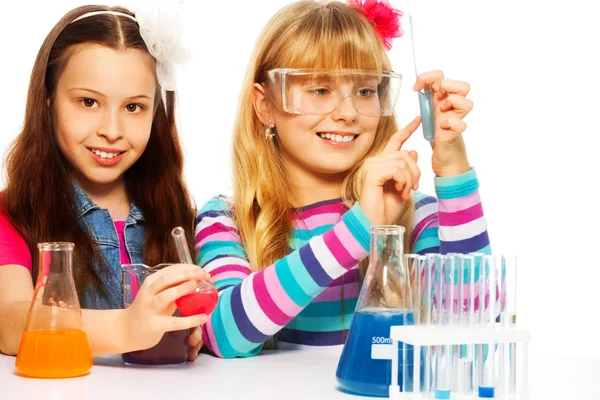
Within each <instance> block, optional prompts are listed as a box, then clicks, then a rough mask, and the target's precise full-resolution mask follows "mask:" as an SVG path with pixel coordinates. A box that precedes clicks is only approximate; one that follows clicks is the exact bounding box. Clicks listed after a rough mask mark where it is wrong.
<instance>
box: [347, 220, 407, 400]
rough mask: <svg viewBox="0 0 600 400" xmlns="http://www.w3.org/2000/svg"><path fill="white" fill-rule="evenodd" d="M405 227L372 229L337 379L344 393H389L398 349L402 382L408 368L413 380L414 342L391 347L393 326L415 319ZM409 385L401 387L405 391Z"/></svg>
mask: <svg viewBox="0 0 600 400" xmlns="http://www.w3.org/2000/svg"><path fill="white" fill-rule="evenodd" d="M403 241H404V227H402V226H396V225H378V226H374V227H372V228H371V252H370V261H369V267H368V269H367V273H366V275H365V278H364V282H363V285H362V288H361V292H360V297H359V299H358V303H357V305H356V310H355V312H354V317H353V319H352V323H351V325H350V330H349V333H348V339H347V340H346V344H345V345H344V349H343V351H342V355H341V357H340V361H339V364H338V368H337V372H336V378H337V381H338V384H339V385H340V387H341V389H342V390H343V391H345V392H349V393H353V394H357V395H362V396H374V397H388V395H389V386H390V383H391V382H390V376H391V368H392V366H391V358H392V354H393V353H392V352H393V351H397V352H398V360H399V361H398V362H399V366H398V382H402V381H403V380H402V374H403V373H404V370H405V368H408V371H407V372H408V374H407V375H408V376H409V384H410V380H412V360H413V353H412V352H413V349H412V346H406V348H407V350H406V351H407V354H406V358H405V360H406V362H407V364H403V362H404V361H403V356H404V355H403V351H402V344H400V345H399V346H398V348H397V349H394V348H393V347H392V341H391V339H390V337H389V336H390V327H392V326H398V325H412V324H414V312H413V304H412V294H411V286H410V275H409V271H408V269H407V266H406V265H405V263H404V246H403ZM406 389H409V388H400V390H406Z"/></svg>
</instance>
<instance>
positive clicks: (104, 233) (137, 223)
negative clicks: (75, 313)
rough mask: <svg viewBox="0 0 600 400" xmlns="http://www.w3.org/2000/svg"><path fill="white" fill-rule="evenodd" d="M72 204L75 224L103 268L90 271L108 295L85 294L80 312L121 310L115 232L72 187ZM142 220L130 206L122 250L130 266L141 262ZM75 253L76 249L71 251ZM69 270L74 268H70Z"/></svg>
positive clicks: (105, 212)
mask: <svg viewBox="0 0 600 400" xmlns="http://www.w3.org/2000/svg"><path fill="white" fill-rule="evenodd" d="M73 189H74V191H75V200H76V210H75V212H76V216H77V221H78V222H79V224H80V225H81V226H82V227H84V228H85V229H87V231H88V233H89V235H90V236H91V238H92V242H93V244H94V245H95V246H97V248H99V249H100V252H101V254H102V256H103V257H104V260H105V262H106V264H107V265H106V266H103V265H99V264H98V263H96V262H94V264H93V265H92V267H93V269H94V271H95V272H96V274H97V275H98V277H99V278H100V280H101V281H102V283H103V284H104V286H105V287H106V289H107V290H108V293H109V295H108V296H107V295H106V294H104V293H101V292H97V291H92V290H88V291H87V292H86V293H84V294H83V296H82V298H80V299H79V302H80V304H81V308H87V309H115V308H123V300H122V293H121V256H120V248H119V238H118V236H117V230H116V228H115V225H114V223H113V220H112V218H111V216H110V214H109V212H108V210H105V209H102V208H100V206H98V205H96V204H94V202H93V201H92V199H90V197H89V196H88V195H87V194H86V193H85V192H84V191H83V190H82V189H81V188H80V187H79V186H78V185H76V184H75V183H73ZM143 221H144V217H143V215H142V212H141V211H140V210H139V209H138V208H137V207H136V206H135V205H134V204H131V205H130V210H129V216H128V217H127V220H126V221H125V229H124V231H125V232H124V233H125V246H126V248H127V253H128V254H129V258H130V259H131V262H132V263H141V262H142V251H143V247H144V224H143ZM75 251H77V248H75ZM73 268H77V265H74V266H73Z"/></svg>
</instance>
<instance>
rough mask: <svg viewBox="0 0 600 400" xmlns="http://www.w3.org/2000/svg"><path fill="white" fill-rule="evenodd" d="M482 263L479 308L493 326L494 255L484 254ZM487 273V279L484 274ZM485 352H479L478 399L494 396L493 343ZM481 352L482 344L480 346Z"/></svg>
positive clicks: (494, 293) (494, 291)
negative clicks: (481, 298) (487, 295)
mask: <svg viewBox="0 0 600 400" xmlns="http://www.w3.org/2000/svg"><path fill="white" fill-rule="evenodd" d="M482 261H483V264H482V266H481V271H483V274H482V275H481V282H480V287H482V286H483V288H484V289H483V290H482V291H480V293H481V292H483V293H484V298H483V303H481V302H480V304H479V305H480V310H483V314H482V315H484V316H485V317H484V321H483V323H484V324H486V325H488V327H489V328H491V327H493V326H494V325H495V323H496V310H495V306H496V257H494V256H484V257H483V258H482ZM486 274H487V279H485V275H486ZM486 292H487V293H489V304H488V307H487V309H486V308H485V294H487V293H486ZM487 347H488V348H487V354H485V355H484V354H481V361H482V362H481V364H480V375H479V390H478V392H479V398H480V399H493V398H494V397H495V386H496V382H495V370H494V367H495V357H494V355H495V349H496V348H495V343H488V346H487ZM481 350H482V351H481V353H483V350H484V349H483V346H482V348H481Z"/></svg>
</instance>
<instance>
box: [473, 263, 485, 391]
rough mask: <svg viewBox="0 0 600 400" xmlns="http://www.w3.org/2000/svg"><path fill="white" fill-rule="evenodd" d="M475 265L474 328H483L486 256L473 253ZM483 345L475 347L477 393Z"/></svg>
mask: <svg viewBox="0 0 600 400" xmlns="http://www.w3.org/2000/svg"><path fill="white" fill-rule="evenodd" d="M472 255H473V265H472V273H473V275H472V282H471V284H472V290H471V294H472V295H473V297H472V298H471V302H472V303H473V316H472V317H473V318H472V325H473V326H481V325H482V324H483V320H484V310H485V286H486V285H485V282H486V277H485V261H484V258H483V257H484V256H485V255H484V254H482V253H473V254H472ZM483 352H484V346H483V344H475V345H473V390H474V391H476V390H477V388H478V387H479V386H480V385H481V379H482V376H481V372H482V370H483V369H482V367H483Z"/></svg>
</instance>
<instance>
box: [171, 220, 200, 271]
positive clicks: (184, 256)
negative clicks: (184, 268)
mask: <svg viewBox="0 0 600 400" xmlns="http://www.w3.org/2000/svg"><path fill="white" fill-rule="evenodd" d="M171 236H173V241H174V242H175V248H176V249H177V256H178V257H179V262H181V263H182V264H193V263H194V261H192V255H191V254H190V249H189V247H188V245H187V240H186V238H185V230H184V229H183V228H182V227H180V226H178V227H177V228H173V230H172V231H171Z"/></svg>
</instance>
